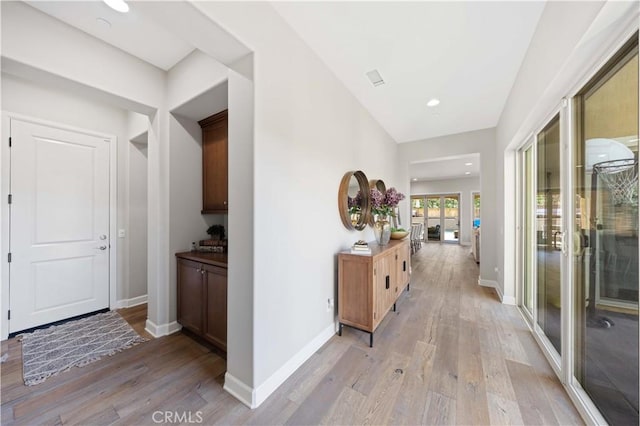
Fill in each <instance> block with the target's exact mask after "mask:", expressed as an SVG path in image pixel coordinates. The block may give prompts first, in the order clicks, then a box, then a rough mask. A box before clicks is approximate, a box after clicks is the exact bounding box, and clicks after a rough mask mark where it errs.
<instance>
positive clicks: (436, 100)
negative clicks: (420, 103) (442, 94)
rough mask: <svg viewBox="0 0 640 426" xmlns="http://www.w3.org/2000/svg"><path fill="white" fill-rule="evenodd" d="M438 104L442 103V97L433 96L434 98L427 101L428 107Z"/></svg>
mask: <svg viewBox="0 0 640 426" xmlns="http://www.w3.org/2000/svg"><path fill="white" fill-rule="evenodd" d="M437 105H440V99H436V98H433V99H431V100H429V102H427V106H428V107H434V106H437Z"/></svg>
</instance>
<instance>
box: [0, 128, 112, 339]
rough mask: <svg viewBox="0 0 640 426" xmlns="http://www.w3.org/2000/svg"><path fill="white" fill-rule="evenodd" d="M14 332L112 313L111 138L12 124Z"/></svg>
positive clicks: (10, 278)
mask: <svg viewBox="0 0 640 426" xmlns="http://www.w3.org/2000/svg"><path fill="white" fill-rule="evenodd" d="M11 142H12V144H11V145H12V146H11V149H10V152H11V182H10V193H11V197H12V200H11V205H10V221H11V225H10V240H9V241H10V242H9V245H10V248H9V252H10V253H11V263H10V264H9V287H10V290H9V291H10V296H9V304H10V306H9V309H10V317H11V318H10V320H9V332H15V331H21V330H24V329H27V328H31V327H35V326H38V325H42V324H47V323H50V322H54V321H58V320H61V319H65V318H70V317H73V316H76V315H81V314H84V313H88V312H92V311H96V310H99V309H103V308H107V307H109V253H110V247H109V144H110V142H109V140H108V139H104V138H100V137H96V136H89V135H86V134H83V133H77V132H72V131H67V130H61V129H56V128H53V127H47V126H44V125H38V124H33V123H29V122H25V121H20V120H15V119H12V120H11Z"/></svg>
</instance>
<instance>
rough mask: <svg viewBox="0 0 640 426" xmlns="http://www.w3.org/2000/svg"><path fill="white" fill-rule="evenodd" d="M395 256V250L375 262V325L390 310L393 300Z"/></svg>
mask: <svg viewBox="0 0 640 426" xmlns="http://www.w3.org/2000/svg"><path fill="white" fill-rule="evenodd" d="M393 256H394V252H393V251H392V252H391V253H388V254H386V255H384V256H380V257H378V258H377V259H376V261H375V262H374V269H375V277H374V278H375V292H374V293H375V298H376V300H375V319H374V326H375V325H377V324H379V323H380V321H381V320H382V318H384V315H385V314H386V313H387V311H388V310H389V307H390V306H391V304H392V303H393V302H391V300H392V297H391V293H392V289H393V287H392V286H393V277H392V275H393V274H392V272H393V271H392V270H391V265H392V261H393V260H394V259H393Z"/></svg>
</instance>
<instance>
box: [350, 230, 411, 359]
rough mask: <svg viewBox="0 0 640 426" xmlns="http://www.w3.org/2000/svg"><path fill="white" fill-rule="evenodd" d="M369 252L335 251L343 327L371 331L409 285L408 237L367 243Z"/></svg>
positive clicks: (371, 340)
mask: <svg viewBox="0 0 640 426" xmlns="http://www.w3.org/2000/svg"><path fill="white" fill-rule="evenodd" d="M369 246H370V247H371V254H366V255H362V254H351V251H344V252H341V253H339V254H338V317H339V321H340V323H339V332H338V335H340V336H341V335H342V326H344V325H347V326H349V327H353V328H356V329H358V330H361V331H365V332H367V333H369V346H370V347H373V333H374V332H375V330H376V328H377V327H378V325H379V324H380V322H381V321H382V319H383V318H384V316H385V315H386V314H387V312H389V309H391V307H393V308H394V311H395V304H396V300H397V299H398V296H399V295H400V293H401V292H402V290H403V289H404V288H405V287H407V290H408V289H409V285H410V282H409V281H410V274H411V248H410V245H409V239H408V238H405V239H404V240H391V241H390V242H389V244H388V245H386V246H379V245H378V244H377V243H375V242H374V243H369Z"/></svg>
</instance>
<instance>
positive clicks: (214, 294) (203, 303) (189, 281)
mask: <svg viewBox="0 0 640 426" xmlns="http://www.w3.org/2000/svg"><path fill="white" fill-rule="evenodd" d="M176 256H177V262H178V267H177V271H178V300H177V301H178V322H179V323H180V324H181V325H182V326H183V327H184V328H186V329H187V330H189V331H191V332H192V333H194V334H196V335H198V336H200V337H203V338H204V339H206V340H207V341H209V342H211V343H213V344H214V345H215V346H217V347H218V348H220V349H222V350H224V351H226V350H227V268H226V255H222V254H217V253H215V254H214V253H203V254H195V253H191V252H188V253H178V254H176ZM222 259H224V261H222Z"/></svg>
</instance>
